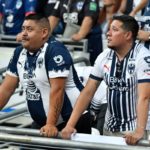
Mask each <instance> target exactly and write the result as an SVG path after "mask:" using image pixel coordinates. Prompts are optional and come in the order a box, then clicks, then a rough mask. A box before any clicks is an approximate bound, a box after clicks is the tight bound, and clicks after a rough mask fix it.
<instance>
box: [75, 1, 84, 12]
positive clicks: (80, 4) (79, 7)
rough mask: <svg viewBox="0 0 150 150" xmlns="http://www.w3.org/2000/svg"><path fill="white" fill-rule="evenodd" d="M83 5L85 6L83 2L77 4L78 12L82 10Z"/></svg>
mask: <svg viewBox="0 0 150 150" xmlns="http://www.w3.org/2000/svg"><path fill="white" fill-rule="evenodd" d="M83 4H84V3H83V2H78V3H77V6H76V7H77V10H78V11H79V10H81V9H82V7H83Z"/></svg>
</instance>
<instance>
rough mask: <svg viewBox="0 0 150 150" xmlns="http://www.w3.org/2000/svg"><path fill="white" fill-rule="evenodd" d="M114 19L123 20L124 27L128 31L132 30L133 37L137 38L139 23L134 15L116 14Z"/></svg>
mask: <svg viewBox="0 0 150 150" xmlns="http://www.w3.org/2000/svg"><path fill="white" fill-rule="evenodd" d="M112 20H119V21H121V22H122V23H123V25H122V28H123V29H125V30H126V31H131V32H132V35H133V39H136V37H137V35H138V31H139V25H138V22H137V21H136V20H135V18H134V17H132V16H129V15H114V16H113V19H112Z"/></svg>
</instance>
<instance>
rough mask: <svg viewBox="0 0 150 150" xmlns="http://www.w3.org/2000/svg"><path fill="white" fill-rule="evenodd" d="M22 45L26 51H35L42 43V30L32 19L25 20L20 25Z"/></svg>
mask: <svg viewBox="0 0 150 150" xmlns="http://www.w3.org/2000/svg"><path fill="white" fill-rule="evenodd" d="M21 34H22V45H23V47H24V48H26V49H27V50H28V51H31V52H35V51H36V50H37V49H39V48H40V47H41V46H42V45H43V44H44V43H43V38H44V32H43V29H42V27H40V25H39V24H38V23H37V22H35V21H33V20H25V21H24V23H23V25H22V33H21Z"/></svg>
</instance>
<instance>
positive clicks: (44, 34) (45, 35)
mask: <svg viewBox="0 0 150 150" xmlns="http://www.w3.org/2000/svg"><path fill="white" fill-rule="evenodd" d="M42 31H43V39H45V38H47V37H48V36H49V30H48V29H47V28H43V29H42Z"/></svg>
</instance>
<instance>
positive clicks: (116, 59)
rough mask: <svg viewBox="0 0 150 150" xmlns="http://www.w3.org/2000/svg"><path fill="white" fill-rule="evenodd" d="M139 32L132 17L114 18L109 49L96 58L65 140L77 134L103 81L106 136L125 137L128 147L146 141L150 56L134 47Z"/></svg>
mask: <svg viewBox="0 0 150 150" xmlns="http://www.w3.org/2000/svg"><path fill="white" fill-rule="evenodd" d="M138 30H139V26H138V23H137V21H136V20H135V19H134V18H133V17H131V16H128V15H121V16H114V18H113V21H112V23H111V25H110V29H109V31H108V33H107V38H108V47H109V48H108V49H107V50H104V52H103V53H101V54H100V55H99V56H98V57H97V59H96V62H95V65H94V68H93V70H92V71H91V74H90V78H89V80H88V82H87V84H86V86H85V88H84V89H83V90H82V92H81V93H80V96H79V97H78V99H77V103H76V105H75V107H74V109H73V112H72V115H71V117H70V119H69V121H68V123H67V125H66V127H65V128H64V129H63V130H62V137H63V138H70V136H71V134H72V133H74V132H76V130H75V125H76V123H77V120H78V119H79V117H80V116H81V114H82V112H83V111H84V110H85V109H86V108H87V106H88V103H89V102H90V101H91V99H92V97H93V95H94V93H95V91H96V90H97V88H98V86H99V84H100V83H101V81H102V80H103V79H104V81H105V83H106V85H107V87H108V90H107V102H108V109H107V112H106V118H105V125H104V135H109V136H121V137H125V139H126V142H127V143H128V144H135V143H136V142H138V140H140V139H141V138H142V137H143V135H144V130H145V127H146V122H147V115H148V104H149V99H150V92H149V91H150V75H149V74H150V65H149V64H150V61H149V60H150V53H149V51H148V50H147V49H146V48H145V47H144V46H142V45H141V44H139V43H135V40H136V36H137V34H138ZM136 103H137V104H136ZM136 108H137V111H136Z"/></svg>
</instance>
